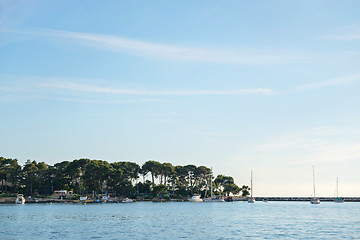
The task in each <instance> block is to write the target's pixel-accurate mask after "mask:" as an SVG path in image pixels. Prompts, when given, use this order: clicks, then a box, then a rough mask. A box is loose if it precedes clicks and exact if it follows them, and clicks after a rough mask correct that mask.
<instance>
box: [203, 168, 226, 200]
mask: <svg viewBox="0 0 360 240" xmlns="http://www.w3.org/2000/svg"><path fill="white" fill-rule="evenodd" d="M212 173H213V171H212V168H211V172H210V197H208V198H204V200H203V201H204V202H225V200H224V198H223V197H221V196H214V195H213V185H212ZM205 195H206V194H205Z"/></svg>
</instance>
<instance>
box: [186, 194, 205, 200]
mask: <svg viewBox="0 0 360 240" xmlns="http://www.w3.org/2000/svg"><path fill="white" fill-rule="evenodd" d="M188 201H189V202H203V200H202V199H201V196H200V195H199V194H195V195H194V196H192V197H191V198H189V199H188Z"/></svg>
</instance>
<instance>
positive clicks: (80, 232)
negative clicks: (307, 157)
mask: <svg viewBox="0 0 360 240" xmlns="http://www.w3.org/2000/svg"><path fill="white" fill-rule="evenodd" d="M0 239H2V240H7V239H71V240H76V239H360V203H342V204H336V203H332V202H322V203H321V204H320V205H311V204H310V203H309V202H268V203H264V202H256V203H254V204H249V203H247V202H233V203H231V202H230V203H227V202H226V203H221V202H214V203H190V202H162V203H161V202H156V203H155V202H137V203H127V204H126V203H104V204H87V205H82V204H72V203H66V204H65V203H56V204H55V203H54V204H49V203H47V204H24V205H16V204H1V205H0Z"/></svg>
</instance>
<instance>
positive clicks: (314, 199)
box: [310, 165, 320, 204]
mask: <svg viewBox="0 0 360 240" xmlns="http://www.w3.org/2000/svg"><path fill="white" fill-rule="evenodd" d="M313 183H314V197H313V198H312V199H311V201H310V203H311V204H320V199H319V198H316V195H315V168H314V165H313Z"/></svg>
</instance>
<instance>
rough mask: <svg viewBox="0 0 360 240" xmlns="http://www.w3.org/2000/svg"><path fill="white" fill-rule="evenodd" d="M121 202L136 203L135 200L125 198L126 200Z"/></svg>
mask: <svg viewBox="0 0 360 240" xmlns="http://www.w3.org/2000/svg"><path fill="white" fill-rule="evenodd" d="M121 202H122V203H132V202H134V200H132V199H129V198H125V199H123V200H122V201H121Z"/></svg>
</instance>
